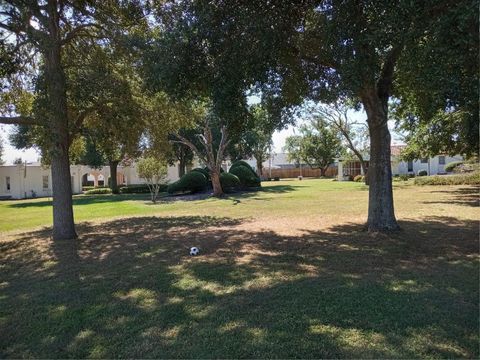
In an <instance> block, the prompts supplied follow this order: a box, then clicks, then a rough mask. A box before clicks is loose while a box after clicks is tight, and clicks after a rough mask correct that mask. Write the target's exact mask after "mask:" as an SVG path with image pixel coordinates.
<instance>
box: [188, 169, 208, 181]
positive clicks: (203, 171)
mask: <svg viewBox="0 0 480 360" xmlns="http://www.w3.org/2000/svg"><path fill="white" fill-rule="evenodd" d="M192 171H197V172H199V173H201V174H203V175H205V177H206V178H207V180H208V181H210V170H209V169H208V168H195V169H192Z"/></svg>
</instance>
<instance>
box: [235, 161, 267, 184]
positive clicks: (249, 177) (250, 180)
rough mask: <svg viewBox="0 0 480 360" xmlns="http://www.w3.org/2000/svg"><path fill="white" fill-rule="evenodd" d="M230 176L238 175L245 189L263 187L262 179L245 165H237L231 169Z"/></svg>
mask: <svg viewBox="0 0 480 360" xmlns="http://www.w3.org/2000/svg"><path fill="white" fill-rule="evenodd" d="M230 174H233V175H236V176H237V177H238V178H239V179H240V183H241V184H242V186H244V187H259V186H261V181H260V178H259V177H258V176H257V175H256V174H255V173H254V172H253V171H252V168H250V167H248V168H247V167H246V166H243V165H237V166H235V167H233V166H232V167H231V168H230Z"/></svg>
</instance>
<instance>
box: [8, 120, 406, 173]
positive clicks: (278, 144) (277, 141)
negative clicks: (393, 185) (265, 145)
mask: <svg viewBox="0 0 480 360" xmlns="http://www.w3.org/2000/svg"><path fill="white" fill-rule="evenodd" d="M350 116H351V118H352V119H354V120H356V121H365V119H366V118H367V115H366V114H365V112H364V111H352V112H351V113H350ZM301 124H302V121H301V120H299V121H298V122H297V124H296V126H289V127H288V128H287V129H285V130H282V131H277V132H275V133H274V134H273V145H274V149H273V151H274V152H275V153H277V154H278V153H281V152H283V150H282V148H283V147H284V146H285V139H286V138H287V137H288V136H291V135H294V130H295V129H296V127H298V126H299V125H301ZM393 125H394V124H393V122H389V128H390V130H391V132H392V139H393V140H392V143H393V144H400V143H402V142H401V140H400V136H399V135H398V134H396V133H395V132H394V131H393ZM12 129H13V126H12V125H0V136H1V137H2V139H3V147H4V153H3V160H4V161H5V164H6V165H10V164H12V163H13V161H14V160H15V159H17V158H19V157H21V158H22V160H23V161H27V162H35V161H38V160H39V158H40V153H38V152H37V151H36V150H35V149H27V150H17V149H15V148H14V147H12V146H11V145H10V144H9V142H8V134H9V133H10V132H11V131H12Z"/></svg>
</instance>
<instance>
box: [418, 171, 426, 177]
mask: <svg viewBox="0 0 480 360" xmlns="http://www.w3.org/2000/svg"><path fill="white" fill-rule="evenodd" d="M427 175H428V173H427V170H420V171H419V172H418V176H427Z"/></svg>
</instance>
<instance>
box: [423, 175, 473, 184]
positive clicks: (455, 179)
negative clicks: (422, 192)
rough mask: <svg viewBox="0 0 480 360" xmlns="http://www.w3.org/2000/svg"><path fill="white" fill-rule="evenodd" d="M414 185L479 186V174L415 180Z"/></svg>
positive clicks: (426, 177) (427, 177)
mask: <svg viewBox="0 0 480 360" xmlns="http://www.w3.org/2000/svg"><path fill="white" fill-rule="evenodd" d="M415 185H480V172H474V173H467V174H458V175H441V176H439V175H435V176H422V177H418V178H415Z"/></svg>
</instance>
